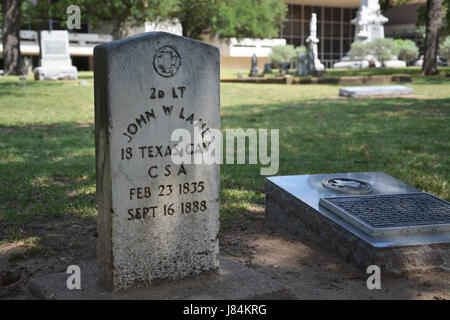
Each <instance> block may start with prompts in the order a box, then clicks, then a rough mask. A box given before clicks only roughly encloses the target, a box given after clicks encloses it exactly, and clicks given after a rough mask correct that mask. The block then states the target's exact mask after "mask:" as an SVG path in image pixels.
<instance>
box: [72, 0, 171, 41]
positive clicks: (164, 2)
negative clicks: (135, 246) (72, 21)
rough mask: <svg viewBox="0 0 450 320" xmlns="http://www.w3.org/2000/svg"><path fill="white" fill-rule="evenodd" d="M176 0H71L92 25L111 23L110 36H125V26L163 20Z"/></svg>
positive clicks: (117, 37)
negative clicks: (86, 15)
mask: <svg viewBox="0 0 450 320" xmlns="http://www.w3.org/2000/svg"><path fill="white" fill-rule="evenodd" d="M176 1H177V0H101V1H98V0H73V1H71V4H76V5H78V6H80V8H81V9H82V12H87V14H88V16H89V18H90V21H91V22H92V23H93V24H94V25H99V24H101V23H105V22H106V23H112V36H113V38H114V39H121V38H123V37H124V36H126V32H125V31H126V27H135V26H140V25H143V24H144V23H145V22H146V21H158V20H165V19H166V18H167V17H168V13H169V12H170V11H171V10H172V8H173V6H174V4H175V2H176Z"/></svg>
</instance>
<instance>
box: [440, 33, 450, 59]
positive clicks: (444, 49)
mask: <svg viewBox="0 0 450 320" xmlns="http://www.w3.org/2000/svg"><path fill="white" fill-rule="evenodd" d="M439 56H440V57H442V58H445V59H447V61H450V36H448V37H447V38H445V40H444V42H443V43H442V44H441V46H440V48H439Z"/></svg>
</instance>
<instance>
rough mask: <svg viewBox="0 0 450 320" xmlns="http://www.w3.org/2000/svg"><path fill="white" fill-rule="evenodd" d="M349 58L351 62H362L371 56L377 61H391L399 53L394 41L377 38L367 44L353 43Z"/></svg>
mask: <svg viewBox="0 0 450 320" xmlns="http://www.w3.org/2000/svg"><path fill="white" fill-rule="evenodd" d="M351 48H352V50H351V54H350V58H351V59H352V60H364V59H365V58H366V57H367V56H369V55H372V56H374V57H375V58H376V59H377V60H378V61H380V62H383V61H386V60H391V59H392V58H393V57H394V56H396V55H397V54H398V52H399V48H398V47H397V46H396V44H395V41H394V39H390V38H378V39H375V40H372V41H368V42H362V41H355V42H353V43H352V47H351Z"/></svg>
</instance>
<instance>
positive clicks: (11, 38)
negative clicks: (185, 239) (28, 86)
mask: <svg viewBox="0 0 450 320" xmlns="http://www.w3.org/2000/svg"><path fill="white" fill-rule="evenodd" d="M21 4H22V0H2V13H3V26H2V42H3V65H4V67H3V69H4V73H5V75H20V74H21V73H22V56H21V54H20V26H21V23H20V18H21V16H22V13H21V10H20V6H21Z"/></svg>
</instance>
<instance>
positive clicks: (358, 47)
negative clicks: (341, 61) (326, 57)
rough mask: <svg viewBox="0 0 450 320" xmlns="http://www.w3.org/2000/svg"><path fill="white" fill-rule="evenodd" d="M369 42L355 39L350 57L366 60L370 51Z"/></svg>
mask: <svg viewBox="0 0 450 320" xmlns="http://www.w3.org/2000/svg"><path fill="white" fill-rule="evenodd" d="M368 44H369V43H368V42H362V41H355V42H353V43H352V47H351V48H352V49H351V51H350V58H351V59H352V60H364V59H365V58H366V56H368V55H369V54H371V53H370V50H369V45H368Z"/></svg>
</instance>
